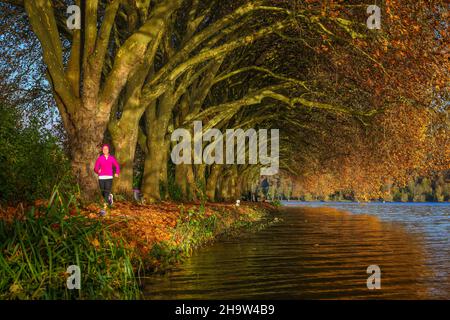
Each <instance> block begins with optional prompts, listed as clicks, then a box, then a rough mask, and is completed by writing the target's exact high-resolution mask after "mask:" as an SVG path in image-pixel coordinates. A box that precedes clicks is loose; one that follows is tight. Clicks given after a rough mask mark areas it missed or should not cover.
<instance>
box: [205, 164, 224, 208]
mask: <svg viewBox="0 0 450 320" xmlns="http://www.w3.org/2000/svg"><path fill="white" fill-rule="evenodd" d="M221 169H222V166H221V165H218V164H214V165H213V166H212V167H211V172H210V174H209V177H208V179H207V180H206V198H207V199H208V200H209V201H215V200H216V187H217V182H218V180H219V176H220V172H221Z"/></svg>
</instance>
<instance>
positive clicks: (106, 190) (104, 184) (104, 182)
mask: <svg viewBox="0 0 450 320" xmlns="http://www.w3.org/2000/svg"><path fill="white" fill-rule="evenodd" d="M112 182H113V179H98V183H99V185H100V191H101V193H102V196H103V198H104V199H105V202H108V197H109V194H110V193H111V189H112Z"/></svg>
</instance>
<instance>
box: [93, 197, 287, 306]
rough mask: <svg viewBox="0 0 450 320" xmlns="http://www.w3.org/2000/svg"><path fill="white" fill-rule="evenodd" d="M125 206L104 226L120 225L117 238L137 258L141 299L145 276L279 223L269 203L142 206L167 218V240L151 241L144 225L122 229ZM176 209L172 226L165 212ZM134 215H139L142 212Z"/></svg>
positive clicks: (164, 270) (133, 263)
mask: <svg viewBox="0 0 450 320" xmlns="http://www.w3.org/2000/svg"><path fill="white" fill-rule="evenodd" d="M128 204H131V203H128ZM123 205H124V203H122V205H121V206H119V207H118V208H115V209H113V210H111V211H110V212H109V217H108V219H105V227H107V226H110V225H113V224H115V225H116V226H117V228H116V230H115V232H114V233H115V235H116V236H117V238H118V239H122V240H125V241H124V242H123V243H124V246H125V247H127V248H128V249H130V250H131V251H132V252H133V253H132V255H134V256H135V259H132V265H133V269H134V270H135V274H136V281H137V282H138V286H139V288H140V296H139V297H138V299H144V298H145V297H144V279H145V277H146V276H148V275H154V274H164V273H166V272H170V271H171V270H172V269H173V268H175V267H176V266H177V265H178V264H179V263H181V262H183V261H184V260H185V259H186V258H188V257H190V256H191V255H192V253H193V252H194V251H195V250H198V249H199V248H201V247H204V246H206V245H210V244H212V243H213V242H215V241H220V240H223V239H224V238H227V237H233V238H236V237H241V236H243V235H245V234H249V233H253V232H256V231H258V230H261V229H263V228H265V227H266V226H268V225H270V224H273V223H276V222H278V220H279V219H278V218H276V217H274V216H273V215H272V213H274V212H275V211H276V210H277V208H278V205H277V204H271V203H268V202H241V204H240V205H239V206H236V205H235V204H233V203H224V202H219V203H174V202H166V203H160V204H159V206H158V205H144V206H140V207H141V211H140V212H141V214H142V213H143V212H145V209H148V208H153V209H154V210H156V213H157V214H158V215H159V216H165V218H166V220H164V221H165V223H166V228H165V230H164V231H165V232H167V233H166V234H165V237H164V236H163V239H162V240H159V241H154V242H151V241H148V239H145V233H144V234H142V233H141V232H140V231H143V229H145V228H146V226H145V225H142V226H141V230H139V228H138V230H136V228H135V227H136V225H134V227H133V226H130V224H129V223H128V224H127V226H125V227H124V228H121V227H120V223H118V221H119V220H118V219H117V218H118V217H120V216H121V217H122V218H124V215H120V214H121V213H123V211H124V209H123ZM115 206H117V204H115ZM164 206H165V207H164ZM174 206H176V208H177V209H178V212H177V214H176V216H177V219H176V223H175V224H173V223H172V224H171V223H170V218H173V215H171V214H169V213H168V212H167V211H165V209H166V208H167V207H172V209H173V207H174ZM135 212H139V210H137V211H135ZM171 213H174V212H173V211H172V212H171ZM125 216H127V215H125ZM144 216H145V214H144ZM95 218H97V217H95ZM168 220H169V221H168ZM128 222H129V221H128ZM172 222H173V221H172ZM122 227H123V226H122ZM136 231H137V232H136ZM139 235H141V236H139Z"/></svg>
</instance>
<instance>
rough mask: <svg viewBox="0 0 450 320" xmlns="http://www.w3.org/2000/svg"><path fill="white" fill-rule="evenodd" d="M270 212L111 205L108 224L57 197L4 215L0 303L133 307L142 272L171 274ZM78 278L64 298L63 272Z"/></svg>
mask: <svg viewBox="0 0 450 320" xmlns="http://www.w3.org/2000/svg"><path fill="white" fill-rule="evenodd" d="M271 208H272V206H270V205H268V204H243V205H241V206H240V207H236V206H234V205H233V204H223V203H222V204H213V203H189V204H178V203H172V202H164V203H159V204H153V205H139V204H135V203H131V202H125V201H123V202H121V201H119V202H117V203H115V206H114V208H113V209H111V210H109V212H108V214H107V216H106V217H99V216H98V211H99V207H98V205H96V204H91V205H89V206H86V207H83V208H80V207H78V205H77V203H76V201H75V198H74V197H72V196H69V198H65V197H63V196H62V195H61V194H59V192H58V191H57V190H55V192H54V193H53V195H52V197H51V198H50V200H49V201H37V202H36V203H35V204H34V205H32V206H28V207H23V206H19V207H16V208H13V207H9V208H2V209H1V210H0V212H1V215H0V217H1V219H0V250H1V251H0V299H138V298H141V297H142V296H141V291H140V277H141V276H142V275H144V274H145V272H147V273H149V272H159V271H163V270H166V269H167V268H170V267H171V266H173V265H175V264H176V263H178V262H180V261H182V260H183V259H184V258H186V257H187V256H189V255H190V254H191V253H192V251H193V250H195V249H196V248H198V247H199V246H202V245H204V244H207V243H208V242H210V241H213V240H214V239H217V237H219V236H223V235H225V234H232V235H235V234H236V233H237V232H239V230H244V229H245V230H248V229H249V227H251V226H252V227H253V228H254V227H262V226H264V225H265V224H266V223H268V221H269V220H267V219H266V218H267V217H268V215H267V213H268V211H270V210H271ZM70 265H77V266H79V268H80V271H81V289H80V290H76V289H75V290H69V289H68V288H67V279H68V277H69V276H70V274H69V273H67V268H68V267H69V266H70Z"/></svg>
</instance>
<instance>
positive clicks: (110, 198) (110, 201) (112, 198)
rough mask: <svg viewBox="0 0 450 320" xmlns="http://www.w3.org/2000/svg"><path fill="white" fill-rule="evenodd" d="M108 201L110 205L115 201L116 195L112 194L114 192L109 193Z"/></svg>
mask: <svg viewBox="0 0 450 320" xmlns="http://www.w3.org/2000/svg"><path fill="white" fill-rule="evenodd" d="M108 203H109V205H110V206H112V205H113V203H114V196H113V195H112V193H110V194H109V197H108Z"/></svg>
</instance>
